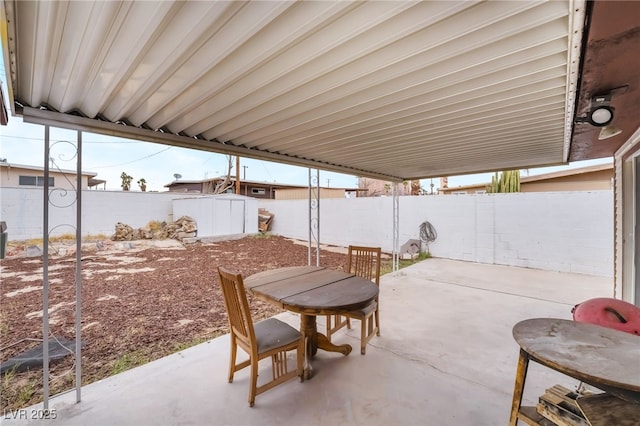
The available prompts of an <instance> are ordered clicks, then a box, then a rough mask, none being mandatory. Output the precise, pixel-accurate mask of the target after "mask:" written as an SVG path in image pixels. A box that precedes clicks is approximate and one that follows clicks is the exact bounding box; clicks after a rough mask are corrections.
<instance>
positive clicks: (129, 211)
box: [0, 188, 614, 276]
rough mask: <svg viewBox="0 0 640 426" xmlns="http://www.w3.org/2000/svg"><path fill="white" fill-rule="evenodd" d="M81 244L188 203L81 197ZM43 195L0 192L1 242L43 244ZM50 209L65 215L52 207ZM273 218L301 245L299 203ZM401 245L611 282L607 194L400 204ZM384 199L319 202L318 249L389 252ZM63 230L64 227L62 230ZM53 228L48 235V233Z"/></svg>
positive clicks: (117, 195)
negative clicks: (423, 227) (427, 231)
mask: <svg viewBox="0 0 640 426" xmlns="http://www.w3.org/2000/svg"><path fill="white" fill-rule="evenodd" d="M82 196H83V211H82V214H83V218H82V235H96V234H104V235H112V234H113V232H114V227H115V224H116V223H117V222H123V223H126V224H129V225H131V226H133V227H135V228H137V227H142V226H144V225H146V224H147V223H149V222H150V221H152V220H160V221H162V220H174V219H177V218H173V216H172V212H173V201H172V200H174V199H176V198H184V197H193V194H191V195H187V194H176V193H168V192H160V193H154V192H151V193H142V192H123V191H83V194H82ZM42 198H43V195H42V189H40V188H30V189H22V188H2V189H1V190H0V220H3V221H6V222H7V226H8V232H9V240H26V239H29V238H41V237H42V211H43V209H42V202H43V200H42ZM54 202H55V203H56V204H57V205H68V204H70V202H69V201H65V200H64V198H61V197H54ZM258 207H261V208H266V209H267V210H269V211H270V212H271V213H274V214H275V217H274V220H273V225H272V232H274V233H276V234H280V235H283V236H286V237H291V238H296V239H301V240H306V239H307V238H308V237H309V226H308V220H309V211H308V201H307V200H277V201H276V200H259V201H258ZM399 207H400V208H399V234H400V241H399V242H400V245H402V244H404V243H405V242H406V241H407V240H409V239H419V230H420V224H421V223H423V222H424V221H429V222H430V223H431V224H432V225H433V226H434V227H435V229H436V231H437V233H438V238H437V240H436V241H435V242H433V243H431V244H430V245H429V251H430V252H431V254H432V255H434V256H436V257H441V258H450V259H458V260H466V261H472V262H480V263H495V264H500V265H513V266H523V267H531V268H540V269H547V270H553V271H563V272H577V273H585V274H592V275H601V276H613V254H614V247H613V192H612V191H593V192H556V193H554V192H539V193H533V192H529V193H518V194H480V195H447V196H426V197H409V196H407V197H400V199H399ZM49 211H50V226H49V229H50V230H53V231H52V232H51V234H52V235H59V234H64V233H74V232H75V230H74V229H73V227H72V225H74V224H75V211H76V209H75V205H74V204H72V203H71V207H70V208H66V209H59V208H56V207H53V206H50V208H49ZM392 212H393V199H392V198H391V197H375V198H351V199H322V200H321V201H320V242H321V243H323V244H334V245H339V246H347V245H349V244H356V245H374V246H381V247H382V249H383V250H384V251H386V252H389V253H390V252H391V251H392V250H393V213H392ZM65 224H66V225H65ZM54 228H55V229H54Z"/></svg>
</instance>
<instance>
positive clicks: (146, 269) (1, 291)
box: [0, 236, 346, 410]
mask: <svg viewBox="0 0 640 426" xmlns="http://www.w3.org/2000/svg"><path fill="white" fill-rule="evenodd" d="M99 249H100V250H99ZM59 253H62V255H55V254H52V255H50V260H49V282H50V283H51V284H50V294H49V298H50V301H49V316H50V324H51V335H53V336H55V337H56V338H59V339H63V338H64V339H74V338H75V322H74V321H75V291H76V290H75V250H73V248H65V249H64V250H60V251H59ZM307 256H308V252H307V247H306V245H303V244H296V243H294V242H293V241H291V240H288V239H285V238H283V237H278V236H268V237H246V238H243V239H240V240H233V241H221V242H216V243H210V244H202V243H195V244H190V245H186V246H182V245H180V244H178V245H176V244H167V247H152V248H148V247H142V248H141V247H139V246H137V245H135V244H132V243H129V244H121V245H114V244H112V243H111V242H107V241H105V242H100V243H94V244H92V245H91V247H87V249H85V248H83V253H82V259H83V260H82V277H83V279H82V341H83V345H84V346H83V350H82V366H83V367H82V370H83V378H82V382H83V385H85V384H88V383H91V382H94V381H96V380H100V379H102V378H105V377H107V376H109V375H111V374H114V373H117V372H120V371H123V370H126V369H128V368H131V367H134V366H136V365H140V364H143V363H145V362H148V361H151V360H154V359H157V358H160V357H162V356H165V355H168V354H170V353H173V352H176V351H179V350H181V349H183V348H186V347H188V346H191V345H193V344H196V343H199V342H203V341H206V340H210V339H212V338H214V337H216V336H218V335H220V334H223V333H226V332H227V331H228V329H227V318H226V310H225V307H224V302H223V300H222V295H221V292H220V288H219V282H218V276H217V270H216V268H217V267H218V266H225V267H227V268H229V269H232V270H235V271H238V272H239V273H242V274H243V275H244V276H249V275H251V274H254V273H257V272H260V271H264V270H267V269H273V268H279V267H285V266H297V265H306V264H307ZM345 260H346V256H345V254H344V253H339V252H337V251H329V250H321V264H322V265H323V266H327V267H331V268H337V269H339V268H342V267H343V266H344V263H345ZM42 267H43V265H42V257H37V258H29V257H10V258H6V259H3V260H0V277H1V283H0V347H1V348H3V349H2V353H1V354H0V360H2V361H5V360H7V359H9V358H11V357H12V356H15V355H16V354H18V353H19V352H22V351H25V350H27V349H30V348H33V347H35V346H37V345H38V343H40V342H38V340H40V341H41V340H42V338H43V336H42V309H43V302H42ZM249 302H250V305H251V307H252V311H253V315H254V320H259V319H262V318H265V317H269V316H272V315H274V314H276V313H278V312H279V310H278V308H276V307H274V306H273V305H269V304H267V303H264V302H262V301H260V300H258V299H252V298H250V300H249ZM25 339H29V340H25ZM31 339H33V340H31ZM17 342H19V343H17ZM16 343H17V344H16ZM73 358H74V357H71V356H70V357H67V358H66V359H64V360H62V361H59V362H56V363H53V364H52V365H51V376H52V381H51V392H52V394H55V393H58V392H60V391H62V390H65V389H69V388H71V387H73V386H74V375H73V368H74V359H73ZM67 373H68V374H67ZM0 390H1V401H0V405H1V406H2V407H3V408H5V409H7V410H9V409H17V408H20V407H25V406H28V405H31V404H34V403H36V402H38V401H40V400H41V398H42V395H41V391H42V371H41V369H37V370H32V371H27V372H23V373H14V374H8V375H4V376H3V378H2V387H1V389H0Z"/></svg>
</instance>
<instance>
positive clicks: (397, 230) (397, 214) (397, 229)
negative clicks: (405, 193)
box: [392, 185, 400, 272]
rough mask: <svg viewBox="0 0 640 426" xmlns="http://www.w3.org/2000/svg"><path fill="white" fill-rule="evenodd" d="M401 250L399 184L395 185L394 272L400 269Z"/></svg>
mask: <svg viewBox="0 0 640 426" xmlns="http://www.w3.org/2000/svg"><path fill="white" fill-rule="evenodd" d="M399 251H400V197H399V196H398V189H397V185H393V268H392V269H393V272H396V271H397V270H398V269H400V264H399V261H398V253H399Z"/></svg>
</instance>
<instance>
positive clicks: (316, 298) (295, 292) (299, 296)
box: [245, 266, 378, 315]
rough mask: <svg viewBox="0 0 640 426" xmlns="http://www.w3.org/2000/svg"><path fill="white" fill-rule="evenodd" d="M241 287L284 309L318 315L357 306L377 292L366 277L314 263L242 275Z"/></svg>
mask: <svg viewBox="0 0 640 426" xmlns="http://www.w3.org/2000/svg"><path fill="white" fill-rule="evenodd" d="M245 287H246V288H247V290H249V291H250V292H252V293H254V294H256V295H257V296H260V297H262V298H263V299H266V300H269V301H272V302H275V303H278V304H280V305H282V306H283V307H284V308H285V309H288V310H291V311H294V312H299V313H307V314H318V315H319V314H332V313H336V314H338V313H344V312H348V311H350V310H354V309H360V308H363V307H365V306H366V305H367V304H369V303H370V302H371V301H372V300H374V299H375V297H376V296H377V295H378V286H377V285H376V284H375V283H374V282H372V281H370V280H367V279H365V278H361V277H358V276H356V275H353V274H349V273H347V272H344V271H337V270H332V269H326V268H319V267H314V266H302V267H294V268H282V269H276V270H273V271H265V272H261V273H258V274H255V275H252V276H250V277H248V278H247V279H245Z"/></svg>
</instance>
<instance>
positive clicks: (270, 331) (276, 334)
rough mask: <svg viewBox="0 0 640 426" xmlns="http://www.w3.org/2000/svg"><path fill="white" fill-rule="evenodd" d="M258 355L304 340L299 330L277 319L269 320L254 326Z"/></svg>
mask: <svg viewBox="0 0 640 426" xmlns="http://www.w3.org/2000/svg"><path fill="white" fill-rule="evenodd" d="M253 329H254V331H255V333H256V342H257V344H258V353H262V352H267V351H269V350H271V349H273V348H277V347H279V346H284V345H287V344H289V343H293V342H295V341H297V340H298V339H300V338H302V335H301V334H300V332H299V331H298V330H296V329H295V328H293V327H291V326H290V325H289V324H287V323H284V322H282V321H280V320H278V319H276V318H268V319H266V320H264V321H260V322H258V323H256V324H254V326H253Z"/></svg>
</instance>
